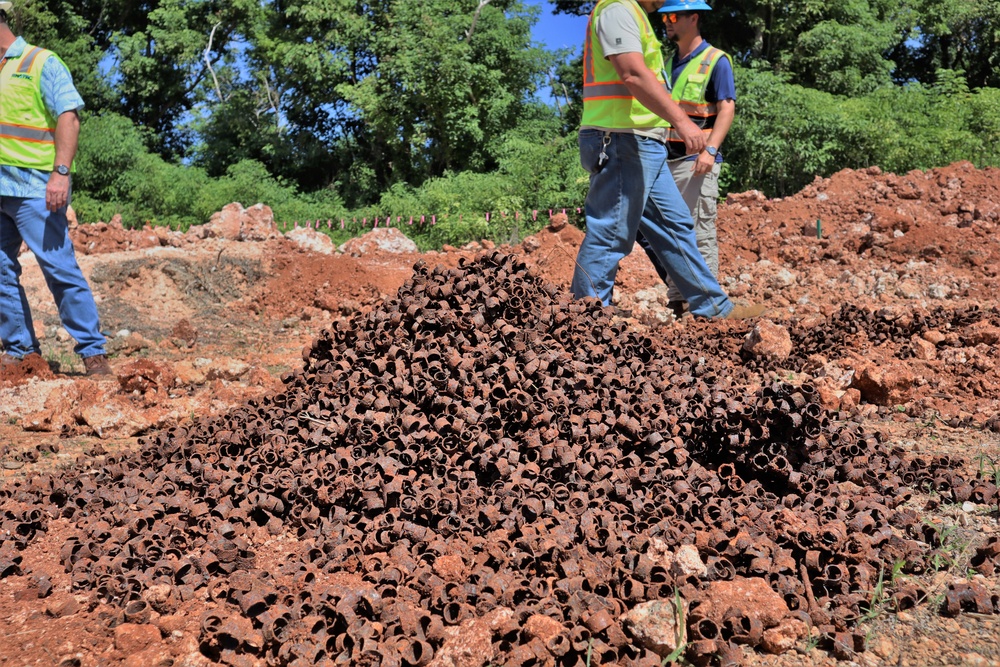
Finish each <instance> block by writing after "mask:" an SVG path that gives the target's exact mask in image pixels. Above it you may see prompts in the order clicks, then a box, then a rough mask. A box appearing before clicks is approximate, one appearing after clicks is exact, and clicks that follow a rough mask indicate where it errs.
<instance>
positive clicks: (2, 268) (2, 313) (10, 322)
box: [0, 197, 40, 359]
mask: <svg viewBox="0 0 1000 667" xmlns="http://www.w3.org/2000/svg"><path fill="white" fill-rule="evenodd" d="M20 201H21V200H19V199H15V198H13V197H0V343H3V349H4V354H6V355H9V356H11V357H14V358H17V359H21V358H23V357H25V356H27V355H29V354H32V353H37V352H38V351H39V349H40V348H39V345H38V339H37V338H35V328H34V324H33V323H32V321H31V309H30V307H29V306H28V297H27V295H26V294H25V292H24V287H22V286H21V280H20V278H21V263H20V262H19V261H18V260H17V253H18V251H19V250H20V249H21V241H22V239H21V233H20V232H19V231H18V228H17V224H16V222H15V220H14V217H15V215H16V214H17V211H18V208H19V202H20Z"/></svg>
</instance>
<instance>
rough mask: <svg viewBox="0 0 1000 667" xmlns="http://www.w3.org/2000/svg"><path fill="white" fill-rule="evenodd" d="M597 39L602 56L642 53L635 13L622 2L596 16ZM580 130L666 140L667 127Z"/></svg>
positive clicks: (588, 128) (591, 126)
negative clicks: (604, 131)
mask: <svg viewBox="0 0 1000 667" xmlns="http://www.w3.org/2000/svg"><path fill="white" fill-rule="evenodd" d="M597 39H598V41H599V42H600V43H601V49H602V50H603V51H604V56H605V57H608V56H615V55H619V54H622V53H642V34H641V33H640V29H639V24H638V23H637V22H636V17H635V13H634V12H633V11H632V10H631V9H629V7H627V6H626V5H625V4H624V3H621V2H616V3H614V4H613V5H611V6H610V7H608V8H607V9H605V10H604V11H603V12H601V15H600V16H598V17H597ZM580 129H581V130H611V131H612V132H629V133H631V134H639V135H642V136H644V137H651V138H653V139H656V140H657V141H663V142H666V140H667V129H666V128H664V127H651V128H646V129H622V128H604V127H595V126H593V125H585V126H583V127H581V128H580Z"/></svg>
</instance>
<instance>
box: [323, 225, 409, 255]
mask: <svg viewBox="0 0 1000 667" xmlns="http://www.w3.org/2000/svg"><path fill="white" fill-rule="evenodd" d="M339 250H340V252H342V253H344V254H347V255H352V256H354V257H361V256H363V255H368V254H370V253H373V252H388V253H393V254H406V253H416V252H419V248H417V244H416V243H414V242H413V241H411V240H410V239H409V238H407V236H406V235H405V234H403V232H401V231H399V230H398V229H396V228H395V227H386V228H382V229H373V230H371V231H370V232H366V233H365V234H362V235H361V236H358V237H356V238H353V239H351V240H349V241H347V242H346V243H344V244H343V245H341V246H340V248H339Z"/></svg>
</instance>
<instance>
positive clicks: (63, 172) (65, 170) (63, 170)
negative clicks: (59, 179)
mask: <svg viewBox="0 0 1000 667" xmlns="http://www.w3.org/2000/svg"><path fill="white" fill-rule="evenodd" d="M52 171H54V172H56V173H57V174H59V175H60V176H69V167H67V166H66V165H64V164H57V165H56V167H55V169H53V170H52Z"/></svg>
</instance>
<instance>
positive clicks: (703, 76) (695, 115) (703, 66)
mask: <svg viewBox="0 0 1000 667" xmlns="http://www.w3.org/2000/svg"><path fill="white" fill-rule="evenodd" d="M728 57H729V56H728V55H726V53H724V52H723V51H720V50H719V49H717V48H715V47H714V46H709V47H708V48H706V49H705V51H704V53H702V54H701V55H699V56H698V59H697V60H691V61H690V62H688V63H687V64H686V65H685V66H684V69H683V70H682V71H681V73H680V75H678V77H677V81H676V83H675V84H674V88H673V90H672V91H671V97H672V98H673V100H674V102H676V103H677V104H678V105H679V106H680V108H681V110H682V111H684V113H686V114H687V116H688V118H690V119H691V122H693V123H694V124H695V125H697V126H698V127H699V128H701V131H702V134H704V135H705V138H706V139H707V138H708V136H709V135H710V134H712V128H714V127H715V119H716V117H717V116H718V115H719V105H718V104H717V103H715V102H709V101H708V100H707V99H705V93H706V89H707V88H708V83H709V81H710V80H711V78H712V72H713V71H714V70H715V65H716V64H717V63H718V62H719V60H721V59H722V58H728ZM673 67H674V59H673V56H671V57H670V59H669V60H668V61H667V71H668V72H673ZM686 155H687V150H686V148H685V146H684V140H683V139H682V138H681V136H680V134H678V133H677V132H676V131H675V130H673V129H671V130H669V131H668V132H667V156H668V158H670V159H678V158H682V157H685V156H686Z"/></svg>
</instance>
